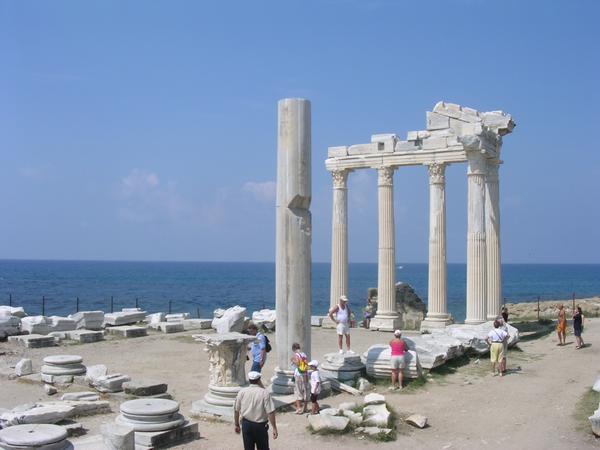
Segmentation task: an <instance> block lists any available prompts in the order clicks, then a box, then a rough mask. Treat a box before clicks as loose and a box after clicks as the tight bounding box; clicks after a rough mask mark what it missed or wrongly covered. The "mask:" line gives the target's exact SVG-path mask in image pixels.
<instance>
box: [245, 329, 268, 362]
mask: <svg viewBox="0 0 600 450" xmlns="http://www.w3.org/2000/svg"><path fill="white" fill-rule="evenodd" d="M248 334H250V335H252V336H256V341H254V342H253V343H252V345H251V346H250V354H251V355H252V368H251V369H250V370H251V371H253V372H261V371H262V368H263V366H264V365H265V362H267V340H266V338H265V335H264V334H262V333H259V332H258V327H257V326H256V325H255V324H254V323H250V325H248Z"/></svg>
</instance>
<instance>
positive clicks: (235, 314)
mask: <svg viewBox="0 0 600 450" xmlns="http://www.w3.org/2000/svg"><path fill="white" fill-rule="evenodd" d="M214 315H215V318H214V319H213V321H212V327H213V328H214V329H215V330H216V331H217V333H219V334H224V333H231V332H237V333H240V332H241V331H243V330H244V323H245V320H246V319H245V318H246V308H244V307H242V306H233V307H231V308H228V309H225V310H223V309H217V310H215V312H214Z"/></svg>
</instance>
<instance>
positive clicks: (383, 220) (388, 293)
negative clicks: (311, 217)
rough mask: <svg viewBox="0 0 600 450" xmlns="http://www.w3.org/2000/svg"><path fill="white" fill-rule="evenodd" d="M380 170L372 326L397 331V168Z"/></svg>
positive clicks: (398, 325) (399, 321) (377, 328)
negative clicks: (377, 239)
mask: <svg viewBox="0 0 600 450" xmlns="http://www.w3.org/2000/svg"><path fill="white" fill-rule="evenodd" d="M377 172H378V183H377V191H378V202H379V258H378V281H377V313H376V314H375V317H374V318H373V319H371V325H370V329H372V330H382V331H394V330H395V329H397V328H400V325H401V322H402V321H401V318H400V316H399V314H398V311H397V309H396V239H395V226H394V169H393V168H392V167H381V168H379V169H378V170H377Z"/></svg>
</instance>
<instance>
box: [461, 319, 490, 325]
mask: <svg viewBox="0 0 600 450" xmlns="http://www.w3.org/2000/svg"><path fill="white" fill-rule="evenodd" d="M485 322H487V320H485V319H465V324H466V325H479V324H481V323H485Z"/></svg>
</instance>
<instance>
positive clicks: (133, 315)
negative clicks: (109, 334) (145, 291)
mask: <svg viewBox="0 0 600 450" xmlns="http://www.w3.org/2000/svg"><path fill="white" fill-rule="evenodd" d="M144 319H146V311H142V310H141V309H140V308H123V309H122V310H121V311H120V312H114V313H107V314H104V326H105V327H107V326H110V327H115V326H120V325H132V324H134V323H138V322H142V321H143V320H144Z"/></svg>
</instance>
